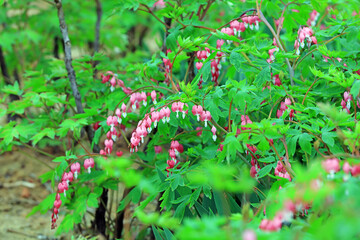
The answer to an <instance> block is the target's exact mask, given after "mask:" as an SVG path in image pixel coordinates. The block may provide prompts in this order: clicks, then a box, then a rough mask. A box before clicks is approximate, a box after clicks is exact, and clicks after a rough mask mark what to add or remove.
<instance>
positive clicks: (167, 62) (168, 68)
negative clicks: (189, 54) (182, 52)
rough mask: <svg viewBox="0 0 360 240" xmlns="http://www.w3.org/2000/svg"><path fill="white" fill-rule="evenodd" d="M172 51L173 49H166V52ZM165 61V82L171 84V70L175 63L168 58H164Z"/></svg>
mask: <svg viewBox="0 0 360 240" xmlns="http://www.w3.org/2000/svg"><path fill="white" fill-rule="evenodd" d="M170 52H171V49H168V50H167V51H166V54H168V53H170ZM163 62H164V67H165V73H164V76H165V83H166V84H167V85H168V86H169V84H170V72H171V69H172V67H173V64H172V63H171V61H170V59H168V58H163Z"/></svg>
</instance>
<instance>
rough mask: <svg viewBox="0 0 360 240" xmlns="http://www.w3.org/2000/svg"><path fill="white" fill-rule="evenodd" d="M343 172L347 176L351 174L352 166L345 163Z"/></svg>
mask: <svg viewBox="0 0 360 240" xmlns="http://www.w3.org/2000/svg"><path fill="white" fill-rule="evenodd" d="M343 171H344V172H345V173H346V174H349V173H350V171H351V166H350V164H349V163H348V162H345V163H344V165H343Z"/></svg>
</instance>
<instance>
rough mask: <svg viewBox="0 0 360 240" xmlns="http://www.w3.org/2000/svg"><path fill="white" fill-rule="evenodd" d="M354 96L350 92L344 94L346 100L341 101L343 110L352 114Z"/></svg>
mask: <svg viewBox="0 0 360 240" xmlns="http://www.w3.org/2000/svg"><path fill="white" fill-rule="evenodd" d="M351 101H352V96H351V94H350V93H349V92H344V98H343V99H342V101H341V106H342V108H343V109H344V110H345V111H346V112H347V113H349V114H350V108H351Z"/></svg>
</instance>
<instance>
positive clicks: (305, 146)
mask: <svg viewBox="0 0 360 240" xmlns="http://www.w3.org/2000/svg"><path fill="white" fill-rule="evenodd" d="M311 141H312V137H311V136H310V135H309V134H308V133H303V134H301V135H300V137H299V144H300V147H301V149H302V150H303V151H304V152H306V153H308V154H311Z"/></svg>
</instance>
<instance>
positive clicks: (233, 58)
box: [230, 51, 244, 72]
mask: <svg viewBox="0 0 360 240" xmlns="http://www.w3.org/2000/svg"><path fill="white" fill-rule="evenodd" d="M243 62H244V58H243V57H242V55H241V54H239V53H237V52H235V51H232V52H231V54H230V63H231V64H232V65H234V67H235V68H236V71H238V72H239V71H240V70H241V63H243Z"/></svg>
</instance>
